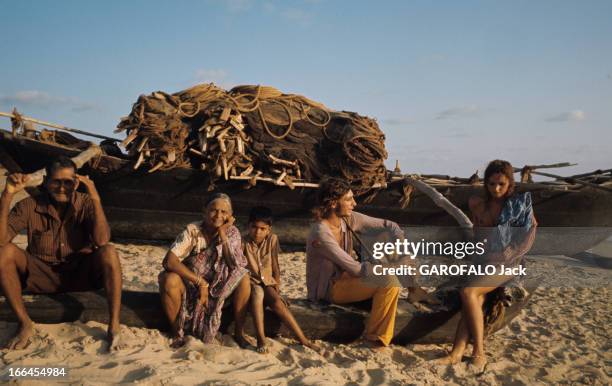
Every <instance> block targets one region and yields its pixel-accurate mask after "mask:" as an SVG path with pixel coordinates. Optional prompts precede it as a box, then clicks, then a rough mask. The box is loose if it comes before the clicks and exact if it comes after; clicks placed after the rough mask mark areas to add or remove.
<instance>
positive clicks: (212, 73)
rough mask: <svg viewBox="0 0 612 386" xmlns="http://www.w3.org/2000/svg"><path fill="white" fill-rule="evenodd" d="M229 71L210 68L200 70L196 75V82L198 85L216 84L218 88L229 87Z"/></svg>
mask: <svg viewBox="0 0 612 386" xmlns="http://www.w3.org/2000/svg"><path fill="white" fill-rule="evenodd" d="M227 75H228V73H227V71H225V70H224V69H221V68H219V69H210V68H200V69H197V70H196V72H195V75H194V80H195V81H196V82H197V83H211V82H212V83H214V84H216V85H217V86H220V87H225V86H227V84H226V83H227Z"/></svg>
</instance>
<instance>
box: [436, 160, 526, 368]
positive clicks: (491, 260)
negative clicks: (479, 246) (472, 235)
mask: <svg viewBox="0 0 612 386" xmlns="http://www.w3.org/2000/svg"><path fill="white" fill-rule="evenodd" d="M514 185H515V184H514V171H513V168H512V165H511V164H510V163H509V162H508V161H501V160H494V161H491V162H490V163H489V165H488V166H487V168H486V170H485V175H484V197H478V196H474V197H471V198H470V200H469V207H470V212H471V216H472V221H473V223H474V227H475V230H476V231H477V233H481V236H482V233H483V232H482V231H484V232H486V234H487V236H486V237H487V238H488V239H489V240H488V251H487V254H486V255H485V256H484V262H481V263H484V264H494V265H497V266H498V267H499V266H500V265H501V264H503V265H504V267H516V266H518V265H519V264H521V263H522V260H523V256H524V255H525V254H526V253H527V252H528V251H529V249H531V246H532V245H533V241H534V239H535V230H536V227H537V222H536V219H535V217H534V214H533V208H532V205H531V194H530V193H529V192H525V193H515V192H514ZM513 278H514V276H512V275H507V274H506V275H495V276H494V277H493V276H485V277H484V278H482V279H477V280H476V281H474V282H471V283H470V284H469V286H466V287H465V288H462V289H461V291H460V295H461V302H462V309H461V320H460V321H459V324H458V326H457V333H456V335H455V341H454V344H453V349H452V351H451V352H450V353H449V354H448V356H446V357H445V358H443V359H441V363H446V364H456V363H459V362H460V361H461V359H462V357H463V353H464V351H465V349H466V348H467V344H468V342H469V340H470V338H471V339H472V344H473V351H472V357H471V363H472V365H473V366H474V368H475V370H476V372H478V373H481V372H483V371H484V369H485V366H486V364H487V359H486V356H485V350H484V315H483V310H482V307H483V304H484V301H485V297H486V295H487V294H488V293H490V292H492V291H493V290H495V289H496V288H499V287H501V286H503V285H504V284H506V283H507V282H509V281H510V280H512V279H513Z"/></svg>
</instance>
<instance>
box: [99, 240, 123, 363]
mask: <svg viewBox="0 0 612 386" xmlns="http://www.w3.org/2000/svg"><path fill="white" fill-rule="evenodd" d="M94 258H95V259H97V261H98V263H99V264H100V267H101V268H102V275H103V277H104V289H105V290H106V299H107V301H108V312H109V319H110V323H109V324H108V331H107V340H108V343H109V346H108V349H109V351H116V350H118V349H120V348H122V344H121V340H120V336H121V324H120V319H119V313H120V311H121V286H122V283H121V281H122V278H121V262H120V261H119V255H118V254H117V251H116V250H115V247H114V246H112V245H109V244H107V245H105V246H103V247H100V248H98V249H97V250H96V251H95V252H94Z"/></svg>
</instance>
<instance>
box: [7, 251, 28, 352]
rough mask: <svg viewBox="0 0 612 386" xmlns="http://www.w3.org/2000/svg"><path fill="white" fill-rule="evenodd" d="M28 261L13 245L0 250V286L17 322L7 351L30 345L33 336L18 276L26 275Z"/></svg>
mask: <svg viewBox="0 0 612 386" xmlns="http://www.w3.org/2000/svg"><path fill="white" fill-rule="evenodd" d="M27 267H28V260H27V258H26V256H25V253H24V252H23V251H22V250H21V249H19V248H18V247H16V246H15V245H14V244H11V243H9V244H7V245H5V246H4V247H1V248H0V285H1V286H2V291H3V292H4V296H5V297H6V299H7V300H8V302H9V304H10V306H11V308H12V309H13V312H14V313H15V316H16V317H17V319H18V320H19V332H17V335H15V337H14V338H13V339H11V340H10V341H9V343H8V344H7V348H9V349H11V350H12V349H17V350H21V349H24V348H26V347H27V346H28V345H29V344H30V340H31V338H32V336H34V333H35V329H34V322H32V319H30V316H29V315H28V313H27V312H26V309H25V306H24V305H23V298H22V296H21V290H22V288H21V280H20V275H25V274H26V273H27Z"/></svg>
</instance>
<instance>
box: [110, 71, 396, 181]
mask: <svg viewBox="0 0 612 386" xmlns="http://www.w3.org/2000/svg"><path fill="white" fill-rule="evenodd" d="M121 131H125V132H126V134H127V137H126V139H125V140H124V141H123V145H124V146H125V147H126V149H127V150H128V152H129V154H130V155H131V156H132V157H133V158H134V159H135V160H136V162H135V164H134V167H135V168H139V167H148V168H149V169H148V170H149V171H150V172H154V171H156V170H167V169H172V168H175V167H191V168H198V169H201V170H205V171H207V172H208V173H210V175H211V176H212V177H213V179H224V180H245V181H248V182H249V183H250V184H251V185H254V184H255V183H256V182H257V181H268V182H272V183H275V184H277V185H285V186H289V187H290V188H294V187H295V186H309V184H310V183H313V182H314V183H316V182H318V181H319V180H320V178H321V177H323V176H325V175H331V176H337V177H343V178H346V179H347V180H349V181H350V182H351V184H352V185H353V186H354V187H356V189H357V190H358V191H359V190H367V188H369V187H372V186H373V185H375V184H383V185H384V183H385V181H386V168H385V165H384V161H385V159H386V158H387V151H386V149H385V144H384V140H385V136H384V134H383V132H382V131H381V130H380V128H379V127H378V124H377V123H376V121H374V120H373V119H371V118H367V117H364V116H360V115H359V114H356V113H353V112H347V111H332V110H330V109H328V108H327V107H325V106H324V105H322V104H320V103H317V102H314V101H312V100H310V99H307V98H305V97H303V96H301V95H293V94H283V93H281V92H280V91H279V90H277V89H275V88H273V87H266V86H238V87H235V88H233V89H231V90H229V91H225V90H223V89H221V88H219V87H216V86H215V85H214V84H212V83H211V84H201V85H197V86H195V87H192V88H189V89H187V90H184V91H180V92H177V93H174V94H167V93H165V92H161V91H157V92H154V93H152V94H151V95H148V96H145V95H141V96H140V97H139V98H138V100H137V101H136V103H135V104H134V106H133V108H132V112H131V113H130V115H129V116H127V117H125V118H123V119H122V120H121V122H120V123H119V125H118V126H117V130H116V132H121Z"/></svg>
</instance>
